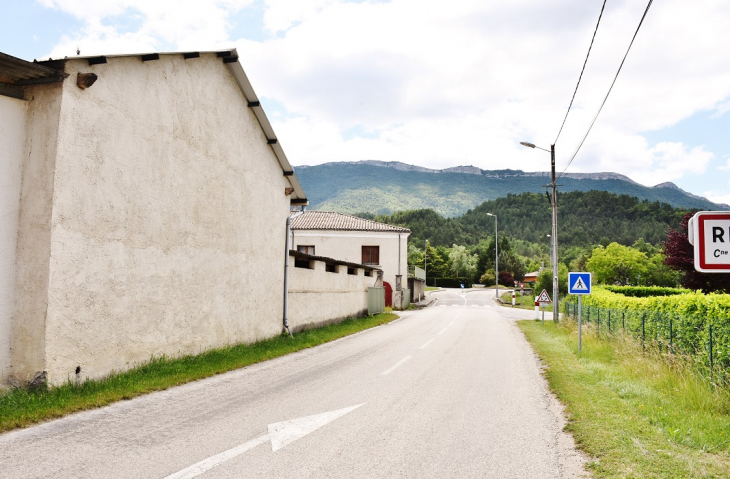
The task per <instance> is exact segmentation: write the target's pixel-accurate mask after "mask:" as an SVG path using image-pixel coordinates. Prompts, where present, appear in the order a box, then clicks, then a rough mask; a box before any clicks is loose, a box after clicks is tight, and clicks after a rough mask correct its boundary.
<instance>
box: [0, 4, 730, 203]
mask: <svg viewBox="0 0 730 479" xmlns="http://www.w3.org/2000/svg"><path fill="white" fill-rule="evenodd" d="M3 3H4V8H3V15H2V16H1V17H0V40H1V43H0V51H2V52H3V53H7V54H9V55H13V56H16V57H19V58H23V59H25V60H33V59H47V58H49V57H53V58H59V57H64V56H73V55H75V54H76V50H77V49H80V50H81V54H82V55H96V54H121V53H145V52H155V51H157V52H169V51H204V50H216V49H229V48H233V47H235V48H237V50H238V53H239V61H240V62H241V64H242V65H243V68H244V69H245V70H246V73H247V74H248V76H249V79H250V80H251V83H252V84H253V86H254V89H255V90H256V92H257V95H258V96H259V97H260V98H261V102H262V105H263V107H264V110H265V111H266V113H267V115H268V116H269V119H270V121H271V123H272V125H273V127H274V130H275V131H276V134H277V137H278V138H279V141H280V143H281V145H282V147H283V148H284V150H285V151H286V153H287V156H288V158H289V160H290V161H291V163H292V164H294V165H316V164H320V163H325V162H331V161H358V160H382V161H402V162H404V163H408V164H413V165H419V166H424V167H429V168H439V169H440V168H447V167H451V166H459V165H473V166H477V167H479V168H482V169H485V170H490V169H503V168H511V169H521V170H524V171H548V170H549V169H550V156H549V154H548V153H547V152H544V151H541V150H538V149H530V148H525V147H523V146H521V145H520V141H527V142H531V143H534V144H536V145H538V146H540V147H543V148H545V149H549V148H550V145H551V144H553V143H555V150H556V164H557V170H558V173H559V174H560V173H561V172H563V171H567V172H569V173H580V172H616V173H621V174H623V175H626V176H628V177H629V178H631V179H633V180H634V181H636V182H638V183H641V184H644V185H647V186H653V185H656V184H659V183H663V182H666V181H671V182H673V183H675V184H676V185H678V186H679V187H680V188H682V189H684V190H686V191H689V192H691V193H693V194H697V195H701V196H705V197H707V198H709V199H710V200H712V201H715V202H719V203H726V204H730V55H728V54H727V45H729V44H730V2H727V1H726V0H702V1H701V2H687V1H686V0H661V1H657V2H653V4H652V6H651V8H650V9H649V11H648V13H647V15H646V19H645V20H644V23H643V25H642V27H641V29H640V30H639V33H638V35H637V36H636V40H635V41H634V44H633V46H632V48H631V51H630V53H629V55H628V57H627V59H626V62H625V64H624V66H623V69H622V70H621V73H620V75H619V76H618V79H617V81H616V84H615V86H614V87H613V90H612V92H611V94H610V95H609V97H608V100H607V101H606V103H605V106H604V107H603V109H602V111H601V113H600V115H599V116H598V118H597V120H596V122H595V124H594V126H593V127H592V129H591V130H590V133H589V134H588V136H587V138H586V140H585V143H584V144H583V146H582V148H580V149H579V150H578V145H579V143H580V141H581V139H582V138H583V137H584V135H585V134H586V132H587V131H588V128H589V125H590V124H591V121H592V120H593V119H594V117H595V115H596V113H597V111H598V109H599V107H600V105H601V103H602V101H603V99H604V97H605V95H606V92H607V91H608V88H609V86H610V85H611V82H612V81H613V79H614V76H615V75H616V71H617V70H618V68H619V65H620V63H621V60H622V58H623V57H624V54H625V53H626V50H627V48H628V46H629V43H630V42H631V38H632V36H633V35H634V32H635V31H636V28H637V26H638V24H639V21H640V20H641V18H642V15H643V14H644V11H645V9H646V6H647V0H641V1H638V0H607V1H606V6H605V11H604V13H603V17H602V19H601V24H600V26H599V28H598V31H597V34H596V38H595V43H594V45H593V49H592V51H591V54H590V57H589V59H588V63H587V66H586V69H585V72H584V73H583V77H582V80H581V85H580V88H579V90H578V93H577V95H576V97H575V101H574V103H573V107H572V108H571V110H570V113H569V115H568V118H567V122H566V123H565V126H564V128H563V130H562V132H561V133H560V136H559V137H558V131H559V130H560V125H561V123H562V122H563V118H564V117H565V114H566V112H567V111H568V105H569V103H570V100H571V97H572V95H573V91H574V90H575V86H576V83H577V81H578V77H579V75H580V72H581V68H582V66H583V62H584V60H585V57H586V53H587V51H588V47H589V44H590V41H591V37H592V35H593V32H594V29H595V27H596V22H597V21H598V16H599V13H600V11H601V6H602V4H603V1H602V0H553V1H551V2H545V1H543V0H451V1H449V2H446V1H443V0H439V1H435V0H391V1H385V0H359V1H358V0H25V1H20V2H11V1H7V0H4V1H3ZM556 139H557V142H556ZM576 151H577V154H576ZM573 156H574V159H573V161H572V162H570V160H571V158H572V157H573Z"/></svg>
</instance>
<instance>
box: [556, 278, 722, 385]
mask: <svg viewBox="0 0 730 479" xmlns="http://www.w3.org/2000/svg"><path fill="white" fill-rule="evenodd" d="M569 301H570V303H575V302H576V301H577V300H576V297H574V296H573V297H571V299H570V300H569ZM582 302H583V311H584V312H583V318H584V319H585V320H587V321H589V322H594V323H596V324H597V326H598V327H599V328H601V327H602V328H603V331H609V330H610V329H611V327H613V329H614V330H616V329H618V328H624V329H625V330H627V331H629V332H630V333H631V334H632V335H633V336H634V337H636V338H639V339H641V340H642V341H643V342H644V343H645V344H649V345H652V346H654V347H656V348H659V349H660V350H662V351H668V352H672V353H676V354H683V355H686V356H689V357H691V358H692V359H693V360H694V361H695V362H696V363H698V364H699V365H701V366H702V367H704V368H706V369H707V370H708V371H709V372H713V371H720V372H721V374H720V376H722V377H724V378H725V379H726V380H727V379H729V378H730V295H728V294H702V293H700V292H687V293H685V294H675V295H672V296H650V297H643V298H637V297H630V296H624V295H621V294H617V293H614V292H611V291H609V290H608V289H607V288H605V287H596V288H594V289H593V292H592V293H591V294H590V295H588V296H584V297H583V300H582ZM569 309H570V311H569V312H570V313H573V314H574V311H575V308H569Z"/></svg>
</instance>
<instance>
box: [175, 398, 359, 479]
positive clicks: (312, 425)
mask: <svg viewBox="0 0 730 479" xmlns="http://www.w3.org/2000/svg"><path fill="white" fill-rule="evenodd" d="M364 404H365V403H362V404H358V405H357V406H350V407H346V408H343V409H338V410H336V411H329V412H325V413H322V414H315V415H313V416H307V417H302V418H299V419H293V420H291V421H284V422H277V423H274V424H269V433H268V434H264V435H263V436H261V437H257V438H256V439H252V440H250V441H248V442H246V443H243V444H241V445H240V446H236V447H234V448H231V449H228V450H227V451H223V452H221V453H219V454H216V455H215V456H211V457H209V458H207V459H203V460H202V461H200V462H196V463H195V464H193V465H192V466H189V467H186V468H185V469H183V470H182V471H178V472H176V473H174V474H170V475H169V476H166V477H165V478H164V479H192V478H194V477H198V476H199V475H201V474H203V473H204V472H206V471H209V470H211V469H213V468H214V467H216V466H219V465H221V464H223V463H224V462H226V461H228V460H230V459H233V458H234V457H236V456H240V455H241V454H243V453H244V452H246V451H249V450H251V449H253V448H254V447H256V446H260V445H261V444H264V443H266V442H268V441H269V440H271V450H272V452H276V451H278V450H279V449H281V448H282V447H284V446H286V445H287V444H291V443H292V442H294V441H296V440H297V439H301V438H303V437H304V436H306V435H307V434H309V433H310V432H314V431H316V430H317V429H319V428H321V427H322V426H325V425H327V424H329V423H331V422H332V421H334V420H335V419H338V418H340V417H342V416H344V415H345V414H347V413H348V412H352V411H354V410H355V409H357V408H359V407H360V406H362V405H364Z"/></svg>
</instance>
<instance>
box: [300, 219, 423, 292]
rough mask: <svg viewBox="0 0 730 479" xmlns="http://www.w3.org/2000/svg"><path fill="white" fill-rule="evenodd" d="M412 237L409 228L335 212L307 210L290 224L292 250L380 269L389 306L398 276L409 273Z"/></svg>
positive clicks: (404, 285)
mask: <svg viewBox="0 0 730 479" xmlns="http://www.w3.org/2000/svg"><path fill="white" fill-rule="evenodd" d="M410 234H411V230H409V229H408V228H403V227H401V226H394V225H389V224H386V223H379V222H377V221H372V220H368V219H364V218H358V217H357V216H352V215H346V214H343V213H336V212H333V211H305V212H304V214H301V215H299V216H297V217H296V218H293V219H292V222H291V244H292V245H293V249H295V250H297V251H300V252H302V253H307V254H311V255H319V256H328V257H330V258H337V259H340V260H344V261H350V262H353V263H359V264H365V265H369V266H375V267H377V268H379V269H381V270H382V271H383V285H384V286H385V290H386V293H385V294H386V297H385V302H386V305H391V304H392V302H393V294H392V292H393V291H395V290H397V277H401V278H405V277H406V276H407V274H408V257H407V256H408V254H407V253H408V236H409V235H410ZM403 289H406V283H405V279H403Z"/></svg>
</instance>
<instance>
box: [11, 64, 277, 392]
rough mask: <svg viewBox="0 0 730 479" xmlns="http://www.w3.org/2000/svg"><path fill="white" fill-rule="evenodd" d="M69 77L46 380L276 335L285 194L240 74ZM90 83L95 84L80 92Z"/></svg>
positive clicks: (183, 67)
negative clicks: (83, 80)
mask: <svg viewBox="0 0 730 479" xmlns="http://www.w3.org/2000/svg"><path fill="white" fill-rule="evenodd" d="M66 72H67V73H69V74H70V77H69V78H68V79H67V80H66V81H65V82H64V84H63V101H62V109H61V117H60V125H59V131H58V146H57V148H58V152H57V156H56V161H55V174H54V178H53V192H54V193H53V205H52V219H51V252H50V258H51V259H50V264H49V278H50V279H49V284H48V309H47V315H46V317H47V319H46V330H45V362H46V368H47V370H48V372H49V377H50V380H51V381H52V382H55V383H58V382H63V381H65V380H66V379H67V378H71V377H73V373H74V369H75V368H76V367H77V366H81V368H82V372H81V375H82V376H83V377H85V376H89V377H98V376H101V375H104V374H107V373H108V372H110V371H111V370H114V369H125V368H127V367H130V366H132V365H134V364H135V363H139V362H142V361H145V360H148V359H149V358H150V356H151V355H155V356H159V355H162V354H167V355H178V354H184V353H198V352H200V351H201V350H204V349H206V348H209V347H215V346H222V345H225V344H228V343H236V342H250V341H254V340H257V339H261V338H264V337H269V336H272V335H275V334H278V333H279V332H280V330H281V310H282V291H281V288H280V287H279V285H281V284H282V282H283V262H284V243H285V222H286V217H287V214H288V210H289V208H288V206H289V198H288V197H287V196H286V195H285V194H284V190H285V187H287V186H288V183H287V181H286V179H285V177H284V176H283V173H282V169H281V166H280V164H279V163H278V161H277V160H276V157H275V156H274V154H273V152H272V150H271V147H270V146H269V145H268V144H267V139H266V138H265V136H264V134H263V132H262V131H261V128H260V126H259V124H258V122H257V120H256V117H255V116H254V114H253V113H252V112H251V110H250V108H248V106H247V102H246V100H245V98H244V97H243V95H242V93H241V91H240V89H239V87H238V86H237V84H236V82H235V79H234V77H233V75H232V74H231V73H230V70H229V69H228V67H227V66H226V65H225V64H224V63H223V62H222V60H221V59H220V58H217V57H216V55H215V54H202V55H201V56H200V57H199V58H192V59H188V60H185V59H184V58H183V56H182V55H161V56H160V58H159V59H158V60H153V61H147V62H143V61H141V59H140V58H139V57H117V58H110V59H109V60H108V63H105V64H98V65H93V66H89V65H88V62H87V61H86V60H82V59H71V60H68V61H67V62H66ZM78 72H84V73H96V74H97V75H98V80H97V81H96V83H95V84H94V85H93V86H91V87H90V88H88V89H86V90H82V89H80V88H78V87H77V86H76V81H75V80H76V74H77V73H78ZM24 373H25V374H23V375H24V376H26V377H27V376H28V375H29V374H32V373H33V371H24Z"/></svg>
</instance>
